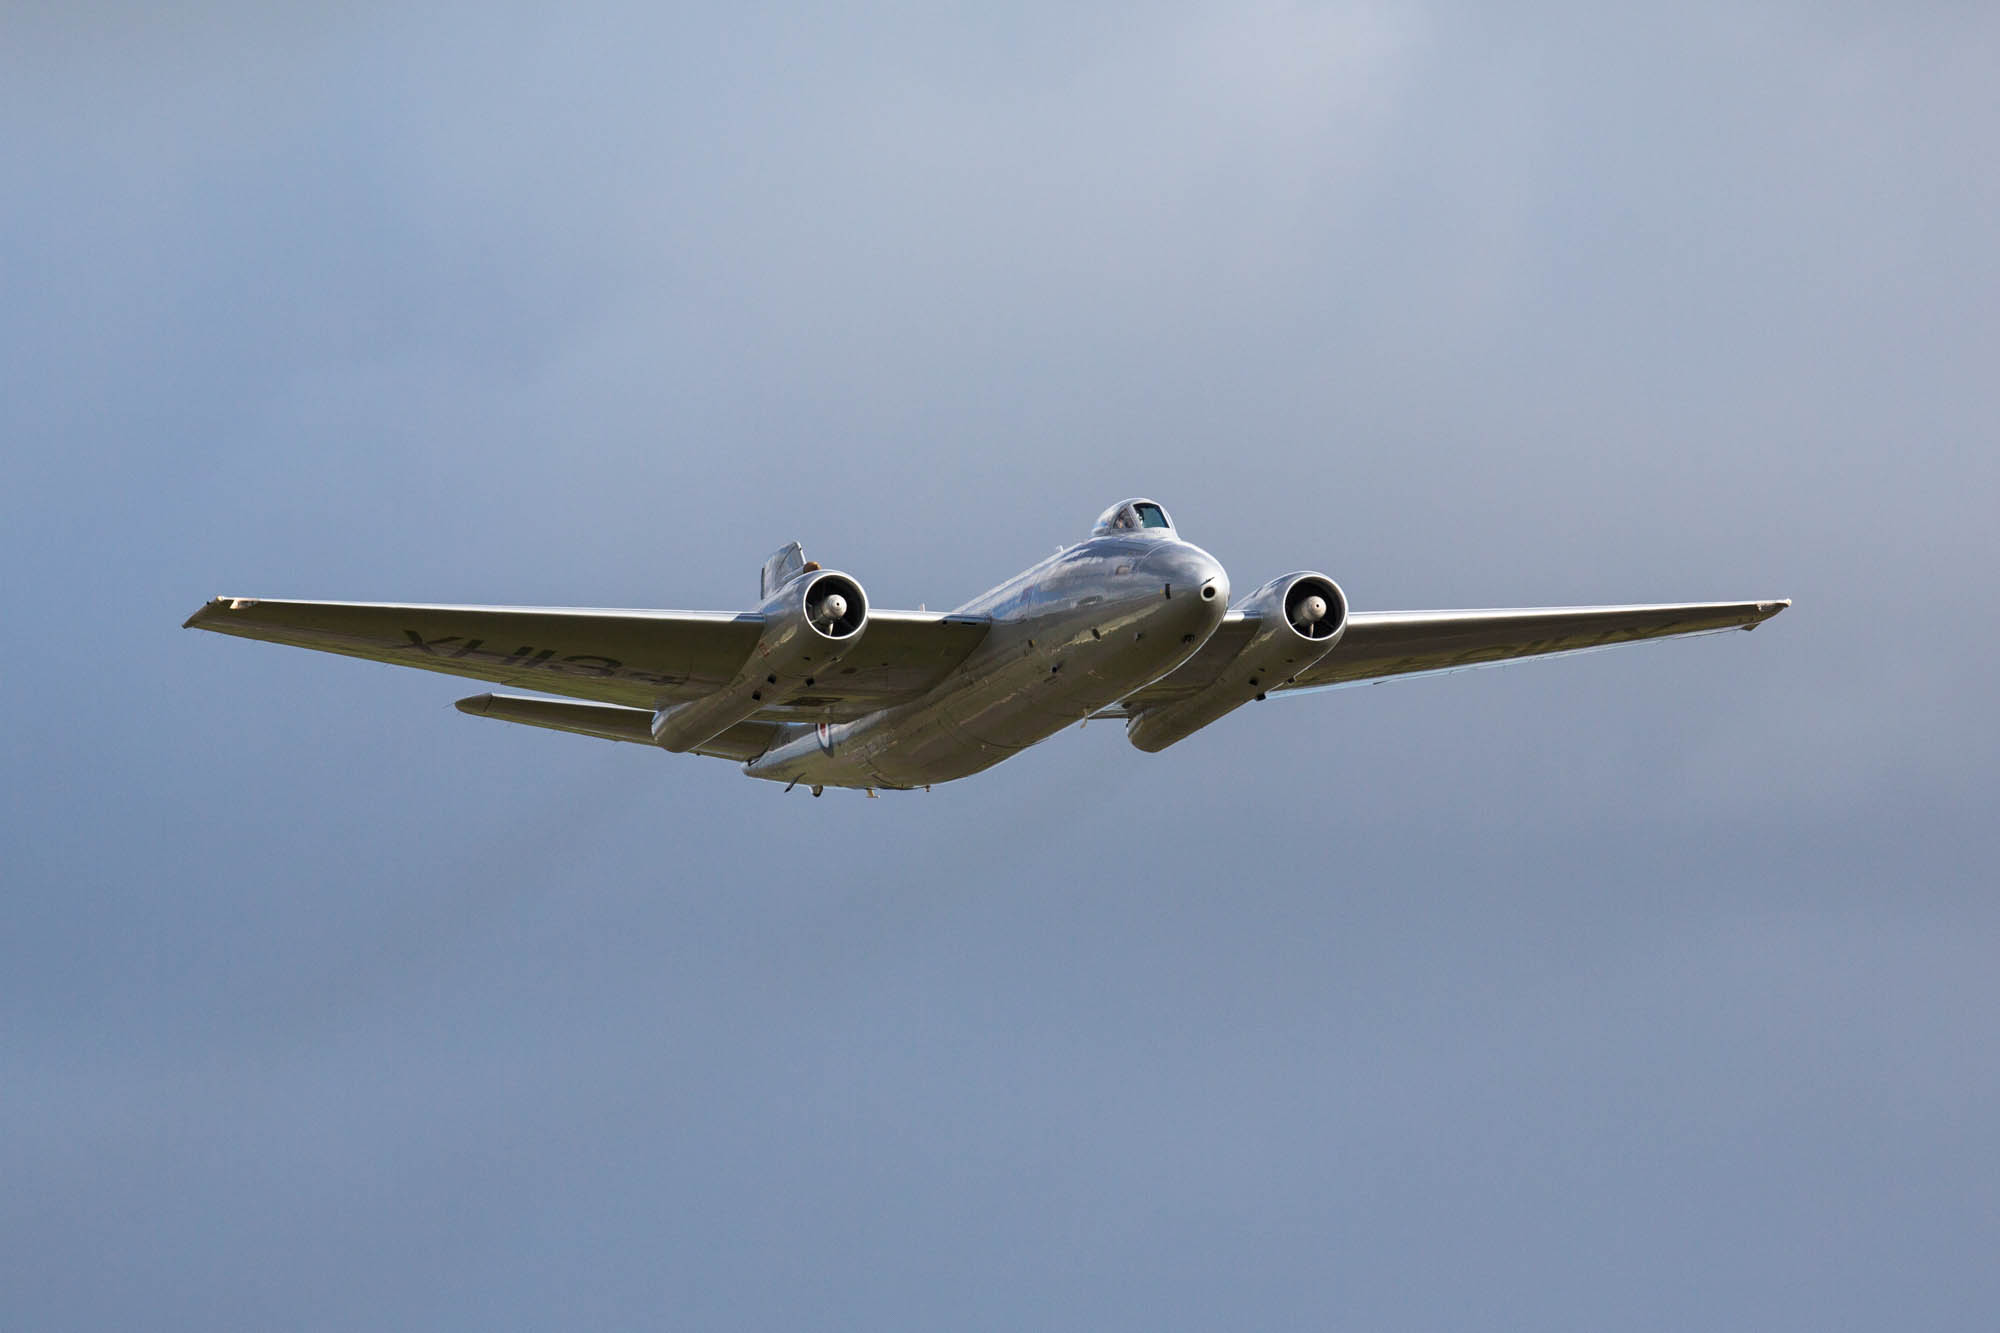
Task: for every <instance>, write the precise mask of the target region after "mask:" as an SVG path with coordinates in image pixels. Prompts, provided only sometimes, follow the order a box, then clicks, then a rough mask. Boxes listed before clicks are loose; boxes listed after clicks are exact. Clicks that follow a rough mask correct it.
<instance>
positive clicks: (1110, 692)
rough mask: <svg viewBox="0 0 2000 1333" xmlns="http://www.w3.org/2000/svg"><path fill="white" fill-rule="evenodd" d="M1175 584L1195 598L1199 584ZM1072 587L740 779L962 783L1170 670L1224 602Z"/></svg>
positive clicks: (1126, 587) (794, 741)
mask: <svg viewBox="0 0 2000 1333" xmlns="http://www.w3.org/2000/svg"><path fill="white" fill-rule="evenodd" d="M1204 559H1205V557H1204ZM1115 572H1116V573H1117V574H1123V573H1125V571H1124V570H1122V569H1121V570H1118V571H1115ZM1180 586H1182V587H1184V588H1186V589H1188V592H1189V593H1190V594H1193V592H1194V589H1195V588H1196V587H1198V586H1200V585H1198V584H1196V583H1192V582H1183V583H1182V584H1181V585H1180ZM1072 587H1073V588H1075V591H1074V592H1073V593H1070V594H1068V596H1069V597H1070V600H1066V601H1062V602H1059V603H1054V604H1050V603H1047V602H1043V603H1040V604H1028V605H1021V606H1019V607H1017V608H1016V609H1015V610H1014V612H1013V614H1011V615H1010V614H1005V613H1001V614H996V615H994V618H993V620H992V622H991V626H990V628H989V630H988V632H987V635H986V638H985V640H984V641H983V642H982V643H981V644H980V646H979V648H978V649H976V650H975V651H974V653H973V655H972V656H971V657H970V658H968V659H967V660H966V661H965V662H964V663H963V664H961V665H960V667H959V668H958V669H957V670H956V671H954V672H953V673H952V675H951V676H950V677H949V678H947V679H946V680H944V681H943V682H941V683H940V684H939V685H937V687H936V688H934V689H932V690H931V691H930V692H929V693H928V694H926V695H925V696H924V697H923V698H921V699H917V700H914V701H912V702H910V703H907V704H902V705H899V706H896V707H892V708H886V709H883V710H882V711H880V712H876V713H871V714H869V715H867V716H865V717H861V718H857V719H855V720H854V721H851V722H844V723H826V724H822V725H821V726H819V727H818V728H812V727H801V728H800V729H799V731H798V732H796V733H792V734H791V735H790V736H789V737H788V738H787V739H785V740H783V741H781V742H780V743H779V744H776V745H774V746H773V747H772V748H771V749H770V750H768V751H766V752H765V753H764V754H763V755H761V756H759V757H758V758H757V759H754V760H752V761H751V762H750V763H748V764H746V765H745V766H744V772H746V773H748V774H749V775H750V776H752V777H759V778H768V779H772V780H775V781H780V782H791V783H809V784H812V785H815V786H826V787H885V788H909V787H924V786H929V785H931V784H933V783H939V782H949V781H952V780H953V779H956V778H962V777H967V776H969V775H971V774H973V773H978V772H980V771H982V770H984V769H988V768H991V767H993V765H995V764H997V763H999V762H1000V761H1001V760H1003V759H1007V758H1011V757H1012V756H1014V755H1016V754H1019V753H1020V752H1021V751H1022V750H1024V749H1026V748H1027V747H1028V746H1031V745H1033V744H1035V743H1036V742H1037V741H1041V740H1046V739H1047V738H1048V737H1050V736H1052V735H1054V734H1055V733H1056V732H1058V731H1061V730H1062V729H1063V728H1064V727H1067V726H1070V725H1072V724H1074V723H1079V722H1081V721H1082V720H1083V719H1084V718H1086V717H1089V716H1090V715H1091V714H1092V713H1094V712H1096V711H1097V710H1099V709H1101V708H1103V707H1105V706H1106V705H1108V704H1113V703H1117V702H1119V701H1120V700H1122V699H1124V698H1125V697H1126V696H1127V695H1129V694H1131V693H1133V692H1135V691H1137V690H1138V689H1140V688H1141V687H1143V686H1145V685H1148V684H1150V683H1151V682H1153V681H1155V680H1158V679H1159V678H1160V677H1161V676H1163V675H1165V674H1166V673H1168V672H1170V671H1172V670H1173V669H1174V668H1175V667H1177V666H1179V665H1180V664H1181V663H1182V662H1184V661H1186V660H1187V658H1188V657H1189V656H1190V655H1191V654H1192V653H1194V652H1195V651H1196V649H1197V648H1199V647H1200V645H1201V643H1202V642H1203V641H1205V640H1206V639H1207V638H1208V636H1209V635H1210V634H1212V633H1213V632H1214V631H1215V628H1216V626H1217V625H1218V624H1220V623H1221V621H1222V614H1223V611H1224V609H1225V607H1226V606H1227V604H1228V602H1227V592H1226V588H1225V589H1224V590H1223V596H1222V598H1221V599H1220V600H1217V599H1214V598H1208V597H1201V596H1199V595H1184V596H1181V597H1179V598H1175V597H1172V596H1171V595H1170V594H1168V593H1167V592H1165V591H1164V588H1165V587H1166V581H1165V580H1163V582H1162V583H1153V582H1151V581H1150V579H1149V580H1148V581H1146V582H1145V583H1143V584H1140V585H1138V586H1137V587H1134V586H1133V585H1132V583H1130V582H1129V581H1128V582H1126V583H1123V584H1117V585H1112V584H1110V583H1109V582H1108V581H1099V582H1097V583H1096V584H1095V585H1088V584H1085V585H1082V586H1078V585H1075V584H1072ZM978 609H979V610H980V611H981V613H982V614H984V613H986V611H987V609H986V608H984V607H981V608H978Z"/></svg>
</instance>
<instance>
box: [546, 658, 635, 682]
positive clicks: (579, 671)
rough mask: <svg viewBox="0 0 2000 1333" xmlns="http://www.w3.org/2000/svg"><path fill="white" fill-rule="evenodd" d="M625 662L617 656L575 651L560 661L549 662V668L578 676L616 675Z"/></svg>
mask: <svg viewBox="0 0 2000 1333" xmlns="http://www.w3.org/2000/svg"><path fill="white" fill-rule="evenodd" d="M624 665H625V664H624V663H623V662H621V661H619V660H618V659H617V658H615V657H603V656H600V655H599V654H596V653H575V654H572V655H571V656H569V657H565V658H564V659H563V660H562V661H560V662H551V663H549V670H551V671H563V672H568V673H569V674H571V675H576V676H615V675H617V674H618V669H619V668H620V667H622V666H624Z"/></svg>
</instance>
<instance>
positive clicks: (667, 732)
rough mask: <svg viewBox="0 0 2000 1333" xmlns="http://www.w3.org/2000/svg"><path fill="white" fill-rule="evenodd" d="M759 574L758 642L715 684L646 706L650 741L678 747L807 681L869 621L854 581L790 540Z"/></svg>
mask: <svg viewBox="0 0 2000 1333" xmlns="http://www.w3.org/2000/svg"><path fill="white" fill-rule="evenodd" d="M774 580H776V582H775V585H774V583H773V581H774ZM764 582H765V589H766V596H765V599H764V604H763V605H762V606H760V607H758V608H757V611H756V613H755V614H756V615H757V616H758V617H759V618H760V619H762V621H763V622H764V630H763V633H762V634H760V635H759V636H758V638H757V646H756V647H755V648H753V649H752V650H751V651H750V656H749V657H748V658H746V659H745V660H744V662H743V665H742V666H741V667H739V668H737V671H736V674H735V676H733V677H732V678H731V679H730V681H729V683H728V684H727V685H724V686H723V687H722V688H721V689H719V690H717V691H715V692H714V693H713V694H709V695H705V696H703V697H702V698H699V699H693V700H690V701H689V702H687V703H682V704H674V705H673V706H672V707H669V708H662V709H661V710H660V711H659V712H657V713H655V714H653V727H652V731H653V743H654V744H656V745H658V746H659V747H660V748H662V749H665V750H672V751H674V752H676V753H685V752H686V751H688V750H692V749H694V748H695V747H696V746H697V745H700V744H701V743H702V742H704V741H707V740H710V739H712V738H713V737H715V736H718V735H720V734H721V733H723V732H725V731H727V730H728V729H729V728H731V727H733V726H735V725H736V724H737V723H738V722H741V721H743V720H745V719H746V718H749V717H752V716H754V715H755V714H756V713H757V712H758V710H760V709H762V708H764V707H766V706H767V705H769V704H771V703H774V702H776V701H778V700H779V699H782V698H784V697H785V696H786V695H787V694H789V693H792V692H795V691H796V690H797V689H799V688H800V687H801V686H806V685H811V684H812V682H813V679H814V677H815V676H817V675H818V674H819V673H821V672H824V671H826V670H827V669H828V668H829V667H832V666H833V665H834V664H835V663H837V662H839V661H840V659H841V658H843V657H845V656H846V655H847V654H848V653H849V652H850V651H851V650H852V649H853V648H854V646H855V645H856V644H857V643H859V642H860V641H861V633H862V631H863V630H865V629H867V628H868V595H867V594H866V593H864V592H863V591H862V590H861V585H860V584H859V583H857V582H856V581H855V580H853V579H851V578H849V577H848V576H847V575H845V574H841V573H838V572H836V571H833V570H823V569H821V568H820V567H819V566H818V565H816V564H813V563H812V562H810V561H808V560H806V559H805V558H804V552H803V551H802V550H801V549H800V548H799V545H798V543H797V542H793V543H792V544H791V545H790V546H787V547H786V548H785V549H784V550H782V551H780V552H778V554H777V555H775V556H773V557H771V559H770V561H769V562H768V563H766V565H765V566H764Z"/></svg>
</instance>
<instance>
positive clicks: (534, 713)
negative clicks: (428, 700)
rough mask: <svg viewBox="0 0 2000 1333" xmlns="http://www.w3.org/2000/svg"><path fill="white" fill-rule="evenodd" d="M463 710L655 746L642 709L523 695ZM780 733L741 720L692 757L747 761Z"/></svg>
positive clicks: (469, 704)
mask: <svg viewBox="0 0 2000 1333" xmlns="http://www.w3.org/2000/svg"><path fill="white" fill-rule="evenodd" d="M458 711H459V712H461V713H470V714H472V715H473V716H474V717H491V718H498V719H499V720H500V721H502V722H519V723H522V724H524V725H526V726H530V727H547V728H548V729H549V730H550V731H568V732H574V733H575V734H576V735H578V736H595V737H597V738H599V739H600V740H607V741H630V742H631V743H632V744H634V745H651V744H653V715H652V714H651V713H649V712H647V711H646V710H645V709H643V708H621V707H620V706H618V705H617V704H579V703H567V702H565V701H563V700H560V699H529V698H524V697H522V696H521V695H518V694H475V695H473V696H472V697H471V698H469V699H460V700H459V701H458ZM780 730H781V728H780V726H779V725H778V724H777V723H773V722H739V723H737V724H736V725H735V726H733V727H731V728H729V729H728V730H727V731H725V732H723V733H722V734H721V735H719V736H712V737H710V738H709V739H708V740H706V741H704V742H702V743H701V744H700V745H697V746H696V747H695V748H694V749H693V751H692V752H691V753H694V754H705V755H709V756H712V757H713V758H717V759H735V760H738V761H739V762H744V763H747V762H749V761H750V760H752V759H755V758H756V757H757V756H758V755H760V754H762V753H764V751H765V750H768V749H769V748H770V747H771V742H772V741H773V740H774V739H776V737H777V735H778V732H779V731H780Z"/></svg>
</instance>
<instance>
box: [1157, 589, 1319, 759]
mask: <svg viewBox="0 0 2000 1333" xmlns="http://www.w3.org/2000/svg"><path fill="white" fill-rule="evenodd" d="M1235 610H1236V611H1239V612H1241V613H1242V614H1243V616H1244V618H1245V619H1247V620H1250V621H1253V622H1255V624H1256V629H1255V630H1254V631H1253V632H1252V634H1251V636H1250V638H1249V639H1248V640H1247V641H1246V642H1245V643H1244V645H1243V647H1242V649H1241V650H1239V651H1238V652H1237V654H1236V656H1235V657H1233V658H1231V659H1230V661H1229V664H1228V665H1227V666H1225V667H1224V668H1223V669H1222V670H1221V671H1220V672H1219V673H1218V674H1217V675H1216V677H1215V679H1214V680H1213V681H1211V682H1210V683H1209V684H1207V685H1206V686H1203V687H1202V688H1201V689H1199V690H1197V691H1195V692H1194V693H1193V694H1190V695H1186V696H1184V697H1182V698H1179V699H1175V700H1172V701H1171V702H1169V703H1164V704H1160V705H1158V706H1157V707H1153V708H1148V709H1146V710H1145V711H1143V712H1141V713H1138V714H1136V715H1134V716H1133V717H1132V719H1131V720H1130V721H1128V722H1127V723H1126V724H1125V737H1126V739H1127V740H1129V741H1131V742H1132V744H1134V745H1136V746H1137V747H1138V748H1140V749H1141V750H1146V751H1149V752H1154V751H1159V750H1164V749H1166V748H1167V747H1168V746H1169V745H1172V744H1173V743H1174V742H1175V741H1178V740H1185V739H1186V738H1187V737H1189V736H1192V735H1193V734H1194V733H1195V732H1197V731H1199V730H1201V729H1202V728H1203V727H1205V726H1207V725H1208V724H1209V723H1211V722H1213V721H1215V720H1216V719H1217V718H1219V717H1222V716H1224V715H1225V714H1227V713H1230V712H1233V711H1234V710H1236V709H1238V708H1241V707H1242V706H1243V705H1244V704H1247V703H1249V702H1250V701H1251V700H1252V699H1261V698H1263V697H1264V692H1265V691H1266V690H1268V689H1271V688H1273V687H1274V686H1277V685H1281V684H1283V683H1284V682H1286V681H1288V680H1290V679H1292V677H1294V676H1296V675H1298V674H1299V673H1300V672H1301V671H1304V670H1305V669H1306V668H1307V667H1310V666H1312V665H1313V663H1315V662H1317V661H1319V660H1320V659H1321V658H1322V657H1325V656H1326V655H1327V654H1328V653H1330V652H1332V651H1333V647H1334V645H1335V644H1337V643H1339V642H1340V636H1341V635H1342V634H1343V633H1345V632H1346V629H1347V597H1346V595H1345V594H1343V593H1342V592H1341V591H1340V585H1339V584H1337V583H1335V582H1334V581H1333V580H1332V579H1330V578H1328V577H1327V576H1326V575H1324V574H1314V573H1310V572H1300V573H1294V574H1286V575H1284V576H1283V577H1281V578H1275V579H1272V580H1271V581H1270V582H1269V583H1267V584H1265V585H1264V586H1263V587H1261V588H1259V589H1258V590H1257V591H1256V592H1254V593H1251V594H1250V595H1249V596H1248V597H1246V598H1244V599H1243V601H1242V602H1240V603H1239V604H1238V605H1237V606H1236V607H1235ZM1170 679H1171V678H1170Z"/></svg>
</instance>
